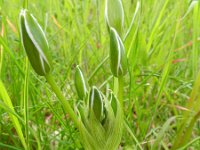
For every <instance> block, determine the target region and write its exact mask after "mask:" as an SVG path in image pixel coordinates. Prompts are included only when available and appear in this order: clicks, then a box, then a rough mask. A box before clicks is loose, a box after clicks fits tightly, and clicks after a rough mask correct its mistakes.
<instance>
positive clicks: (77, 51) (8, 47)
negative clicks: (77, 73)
mask: <svg viewBox="0 0 200 150" xmlns="http://www.w3.org/2000/svg"><path fill="white" fill-rule="evenodd" d="M122 1H123V7H124V10H125V31H124V32H125V33H126V31H127V30H128V29H129V28H130V25H131V23H132V22H133V19H132V18H133V16H134V13H135V10H136V6H137V3H138V1H136V0H122ZM139 2H140V6H139V10H138V12H137V13H136V17H135V20H134V22H133V26H132V27H131V28H130V33H129V34H128V36H127V37H126V38H125V39H124V43H125V47H126V51H127V54H128V59H129V75H127V76H126V77H125V78H126V79H125V89H124V91H125V98H124V102H125V115H126V118H125V120H126V122H127V127H128V128H125V129H124V136H123V139H122V143H121V147H122V148H123V149H134V148H135V149H137V148H138V147H137V146H138V145H137V144H136V143H137V142H138V143H140V145H141V146H142V147H143V148H144V149H152V143H153V142H154V141H155V139H156V137H157V135H158V133H159V131H160V130H161V129H162V128H163V124H164V123H165V122H166V121H167V120H168V119H169V118H171V117H173V116H178V115H181V114H182V113H183V112H184V111H186V109H185V108H184V106H185V104H186V102H187V101H188V99H189V96H190V92H191V90H192V86H193V82H194V80H195V79H196V77H197V73H198V70H199V48H200V45H199V40H200V39H199V38H198V37H199V33H200V10H199V8H198V7H197V6H198V5H199V4H197V5H195V6H193V5H191V2H190V1H188V0H176V1H172V0H163V1H160V0H141V1H139ZM22 7H23V1H22V0H0V16H1V18H0V19H1V20H0V21H1V29H2V30H1V33H4V34H2V35H3V36H1V37H0V44H1V45H2V47H1V50H0V55H1V57H0V58H1V59H0V66H2V67H0V78H1V79H2V81H3V82H4V84H5V86H6V88H7V91H8V93H9V95H10V97H11V100H12V102H13V105H14V107H15V110H16V111H17V113H18V115H19V116H21V117H22V118H23V117H24V113H25V111H24V108H25V106H24V105H25V104H24V102H25V100H27V101H28V136H29V138H28V140H29V141H28V143H29V145H30V147H31V148H32V149H39V148H41V149H81V148H82V146H81V144H80V139H79V138H78V137H79V135H78V132H77V130H76V128H75V127H74V126H73V123H72V122H71V121H70V120H69V119H68V116H67V115H63V110H62V107H61V105H60V104H59V103H58V100H57V98H56V97H55V96H54V94H53V93H52V92H51V91H50V89H49V86H47V84H45V80H44V78H42V77H39V76H37V75H36V74H35V73H34V71H33V69H32V68H31V67H27V65H26V64H27V63H26V54H25V52H24V50H23V48H22V45H21V44H20V38H19V22H18V20H19V12H20V10H21V9H22ZM104 8H105V1H104V0H48V1H47V0H43V1H42V0H30V1H29V4H28V9H29V10H30V12H32V14H33V15H34V16H35V17H36V18H37V19H38V21H39V23H40V25H41V26H42V28H43V29H44V31H45V33H46V35H47V39H48V42H49V45H50V52H49V53H50V54H51V56H52V58H53V66H54V67H53V70H52V71H53V74H54V76H55V77H56V81H57V83H58V85H60V87H61V89H62V91H63V93H64V95H65V96H66V97H67V99H68V100H69V101H70V102H71V104H72V105H74V106H75V105H76V103H77V95H76V92H75V87H74V80H73V79H74V68H75V66H76V65H77V64H79V65H80V66H81V68H82V70H83V71H84V73H85V76H86V77H87V78H88V79H89V84H90V85H97V86H98V87H101V89H102V90H103V91H104V92H106V90H107V89H110V88H111V89H112V86H113V82H112V76H111V71H110V68H109V61H108V60H106V61H105V62H103V60H104V59H105V58H106V57H107V56H108V54H109V33H108V31H107V26H106V23H105V19H104ZM124 37H125V35H124ZM101 63H102V65H101V67H100V69H99V70H98V71H97V72H95V69H96V68H97V66H98V65H99V64H101ZM94 73H95V74H94ZM27 77H28V79H29V80H28V81H27V80H26V79H27ZM0 102H1V99H0ZM7 111H8V110H6V109H2V108H1V107H0V149H6V147H7V148H8V147H9V148H10V149H22V145H21V143H20V141H19V138H18V136H17V135H16V132H15V130H14V128H13V125H12V123H11V121H10V118H9V117H8V114H7ZM23 119H24V118H23ZM22 129H23V130H25V129H26V127H25V125H23V123H22ZM127 129H129V130H127ZM24 132H25V131H24ZM175 132H176V126H175V125H172V126H170V130H169V131H167V132H166V133H165V135H164V136H163V138H162V139H161V140H160V143H159V144H160V147H159V148H160V149H168V148H169V147H170V146H171V144H172V142H173V140H174V136H175ZM192 133H193V134H192V137H193V138H196V139H197V138H199V135H200V124H199V122H198V123H197V124H196V126H195V128H194V130H193V132H192ZM136 145H137V146H136ZM10 146H12V147H10ZM191 148H192V149H199V148H200V141H197V142H195V143H194V144H192V146H191ZM138 149H139V148H138Z"/></svg>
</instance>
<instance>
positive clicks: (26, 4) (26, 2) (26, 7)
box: [23, 0, 28, 9]
mask: <svg viewBox="0 0 200 150" xmlns="http://www.w3.org/2000/svg"><path fill="white" fill-rule="evenodd" d="M23 8H24V9H28V0H24V4H23Z"/></svg>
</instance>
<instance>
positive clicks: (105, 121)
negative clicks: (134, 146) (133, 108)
mask: <svg viewBox="0 0 200 150" xmlns="http://www.w3.org/2000/svg"><path fill="white" fill-rule="evenodd" d="M75 74H76V75H75V84H76V86H75V87H76V90H77V93H78V95H79V98H81V99H82V98H83V99H82V100H83V101H82V103H81V106H80V107H79V114H80V120H81V124H80V135H81V138H82V141H83V142H82V143H83V145H84V148H85V149H88V150H102V149H104V150H116V149H117V147H118V146H119V143H120V141H121V136H122V126H123V111H122V109H121V105H120V103H119V101H118V99H117V98H116V96H115V95H114V94H113V93H110V96H109V97H106V96H105V95H104V94H103V93H102V92H101V91H100V90H99V89H98V88H97V87H95V86H93V87H91V88H90V90H89V91H85V89H86V88H83V87H86V81H85V79H84V77H83V73H82V72H81V70H80V68H79V67H77V68H76V72H75ZM80 95H81V97H80ZM83 95H84V96H83Z"/></svg>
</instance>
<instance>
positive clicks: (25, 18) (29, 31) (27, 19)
mask: <svg viewBox="0 0 200 150" xmlns="http://www.w3.org/2000/svg"><path fill="white" fill-rule="evenodd" d="M20 35H21V41H22V45H23V47H24V49H25V51H26V54H27V56H28V58H29V61H30V63H31V65H32V67H33V69H34V70H35V72H36V73H37V74H39V75H41V76H45V75H46V74H48V73H49V72H50V61H49V57H47V52H48V50H49V45H48V42H47V39H46V37H45V34H44V32H43V30H42V28H41V26H40V25H39V23H38V22H37V20H36V19H35V18H34V16H33V15H32V14H30V13H29V12H28V10H22V11H21V13H20Z"/></svg>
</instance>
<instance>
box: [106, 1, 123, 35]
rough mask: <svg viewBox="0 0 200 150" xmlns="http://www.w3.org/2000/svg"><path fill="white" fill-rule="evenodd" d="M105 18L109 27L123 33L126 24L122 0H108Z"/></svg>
mask: <svg viewBox="0 0 200 150" xmlns="http://www.w3.org/2000/svg"><path fill="white" fill-rule="evenodd" d="M105 18H106V22H107V24H108V26H109V28H111V27H113V28H115V29H116V30H117V32H118V33H119V34H120V35H121V34H122V30H123V26H124V10H123V6H122V2H121V0H106V9H105Z"/></svg>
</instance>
